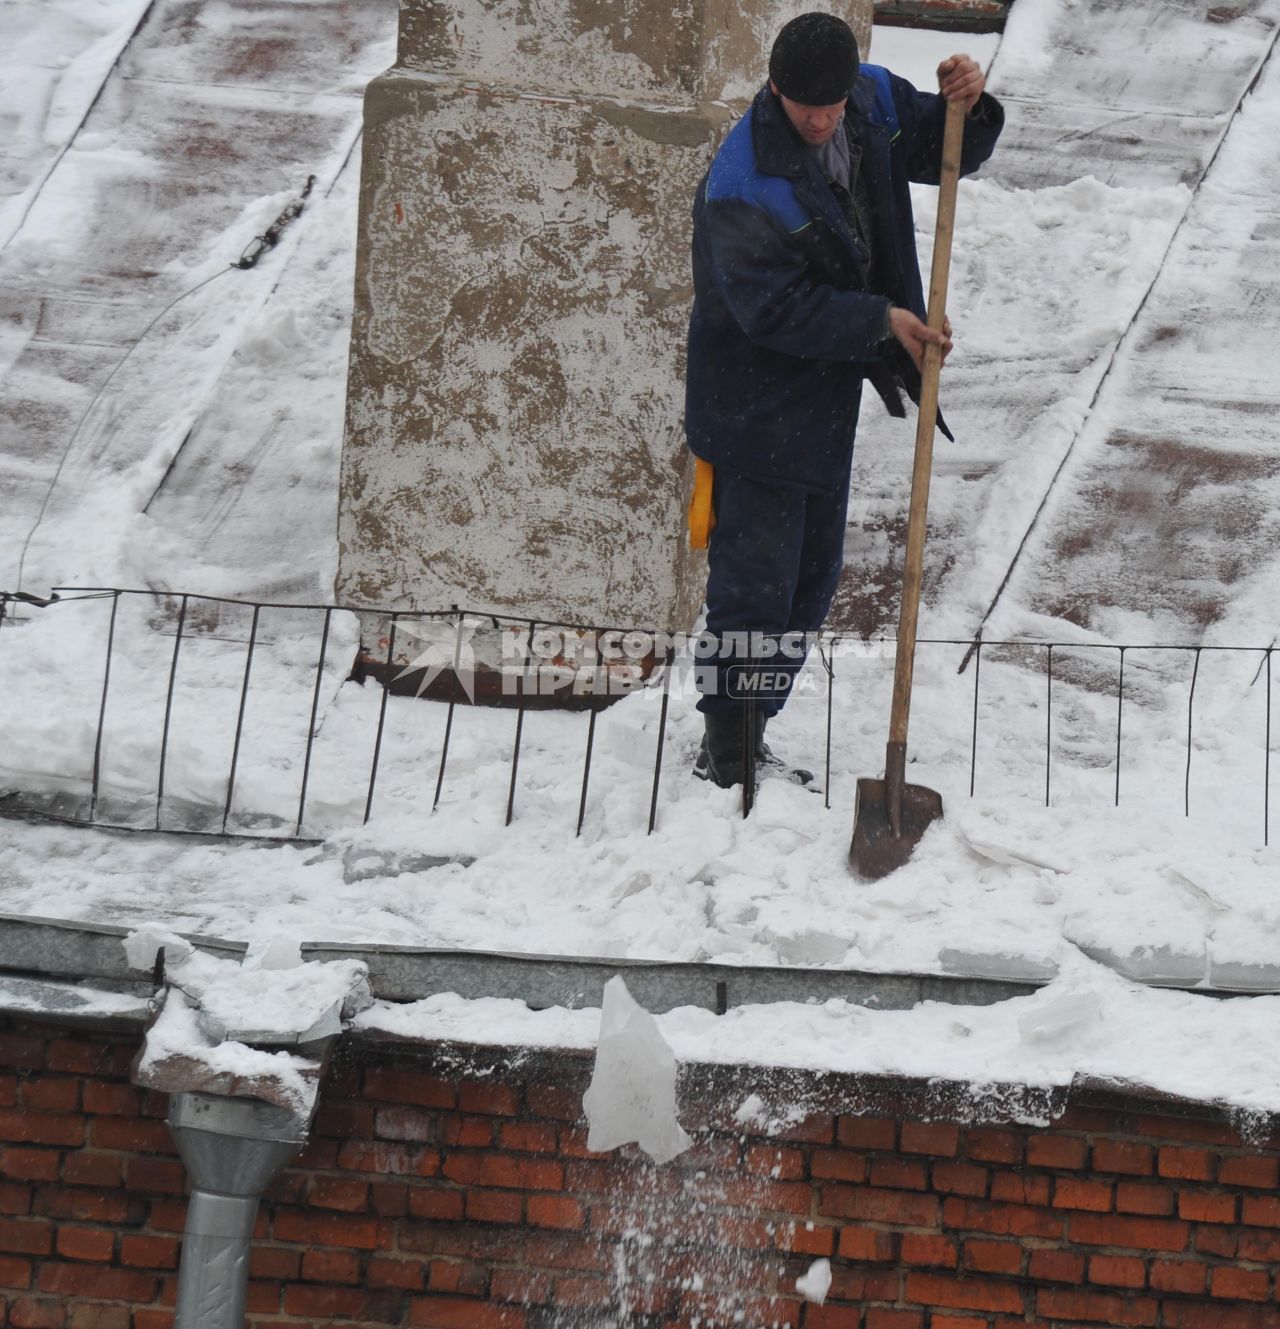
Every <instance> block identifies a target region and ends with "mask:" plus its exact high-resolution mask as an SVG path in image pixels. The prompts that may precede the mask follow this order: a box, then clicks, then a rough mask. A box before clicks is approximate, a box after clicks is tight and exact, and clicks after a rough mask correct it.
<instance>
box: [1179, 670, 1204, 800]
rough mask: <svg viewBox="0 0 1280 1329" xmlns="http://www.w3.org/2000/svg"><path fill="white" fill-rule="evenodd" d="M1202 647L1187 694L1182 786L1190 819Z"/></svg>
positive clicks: (1183, 798) (1192, 671) (1192, 672)
mask: <svg viewBox="0 0 1280 1329" xmlns="http://www.w3.org/2000/svg"><path fill="white" fill-rule="evenodd" d="M1201 649H1202V648H1201V647H1199V646H1197V647H1196V654H1195V663H1194V664H1193V665H1192V666H1191V691H1190V692H1189V693H1188V694H1187V772H1186V775H1185V776H1184V777H1183V784H1182V815H1183V816H1184V817H1189V816H1190V815H1191V730H1192V725H1193V723H1194V720H1193V716H1194V710H1195V704H1196V679H1197V678H1198V677H1199V675H1200V651H1201Z"/></svg>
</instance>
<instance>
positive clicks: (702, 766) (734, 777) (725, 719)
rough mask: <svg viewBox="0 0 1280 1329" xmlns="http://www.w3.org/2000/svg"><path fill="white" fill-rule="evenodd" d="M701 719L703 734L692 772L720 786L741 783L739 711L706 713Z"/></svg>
mask: <svg viewBox="0 0 1280 1329" xmlns="http://www.w3.org/2000/svg"><path fill="white" fill-rule="evenodd" d="M702 718H703V720H704V721H705V723H706V733H704V734H703V736H702V747H701V748H699V750H698V758H697V760H696V761H695V762H694V764H693V773H694V775H696V776H697V777H698V779H700V780H710V781H711V783H712V784H718V785H719V786H720V788H721V789H731V788H732V787H733V786H734V785H736V784H741V783H742V780H743V774H744V767H745V765H746V763H745V762H744V760H743V757H744V755H745V754H744V753H743V749H742V713H741V712H740V711H729V712H727V713H708V714H705V715H704V716H703V717H702ZM756 732H757V734H759V732H760V731H759V730H758V729H757V731H756ZM760 741H761V742H763V740H762V739H761V740H760Z"/></svg>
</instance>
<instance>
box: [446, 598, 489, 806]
mask: <svg viewBox="0 0 1280 1329" xmlns="http://www.w3.org/2000/svg"><path fill="white" fill-rule="evenodd" d="M453 608H454V612H455V613H457V615H458V632H457V637H456V639H455V641H454V643H453V681H454V686H453V687H452V688H451V689H450V690H449V709H448V713H447V714H446V715H445V717H444V741H443V742H442V744H441V745H440V769H439V770H438V771H437V772H436V792H435V797H434V798H432V800H431V811H432V812H434V811H435V810H436V808H438V807H439V806H440V795H441V793H442V792H443V790H444V768H445V766H446V765H447V763H448V761H449V740H450V739H451V738H452V737H453V712H454V708H455V707H456V706H457V704H458V696H457V687H458V668H459V665H460V664H461V662H462V618H463V615H462V612H461V611H460V610H459V609H458V606H457V605H454V607H453ZM499 668H501V665H499Z"/></svg>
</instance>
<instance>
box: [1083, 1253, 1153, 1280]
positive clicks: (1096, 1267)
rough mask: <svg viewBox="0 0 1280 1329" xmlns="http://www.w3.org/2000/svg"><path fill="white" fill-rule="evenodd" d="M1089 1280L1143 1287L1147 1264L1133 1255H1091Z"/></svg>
mask: <svg viewBox="0 0 1280 1329" xmlns="http://www.w3.org/2000/svg"><path fill="white" fill-rule="evenodd" d="M1089 1282H1091V1283H1102V1284H1104V1285H1105V1286H1107V1287H1127V1288H1143V1287H1146V1285H1147V1266H1146V1265H1145V1264H1143V1262H1142V1261H1141V1260H1139V1259H1138V1258H1137V1257H1136V1256H1134V1255H1091V1256H1090V1257H1089Z"/></svg>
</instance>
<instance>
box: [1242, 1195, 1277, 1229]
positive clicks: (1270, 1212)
mask: <svg viewBox="0 0 1280 1329" xmlns="http://www.w3.org/2000/svg"><path fill="white" fill-rule="evenodd" d="M1240 1221H1241V1222H1242V1223H1248V1224H1249V1225H1250V1226H1251V1227H1280V1198H1277V1197H1276V1196H1274V1195H1246V1196H1245V1197H1244V1204H1243V1206H1242V1211H1241V1214H1240Z"/></svg>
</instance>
